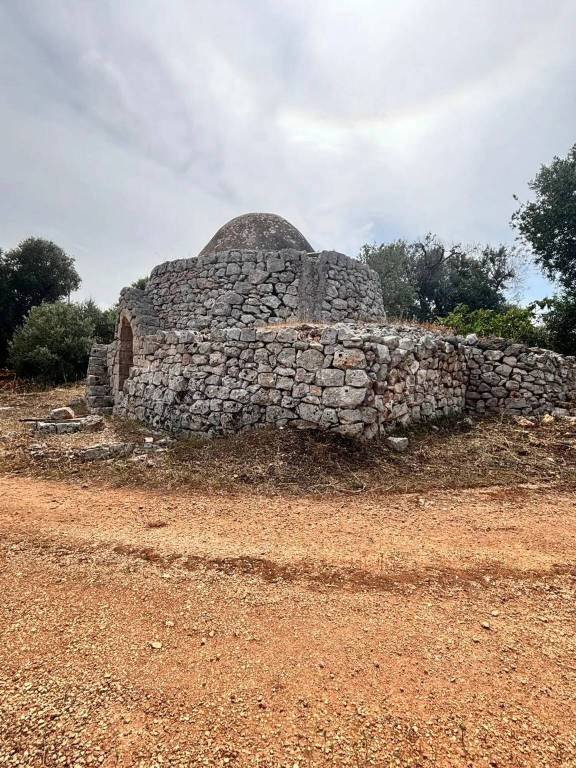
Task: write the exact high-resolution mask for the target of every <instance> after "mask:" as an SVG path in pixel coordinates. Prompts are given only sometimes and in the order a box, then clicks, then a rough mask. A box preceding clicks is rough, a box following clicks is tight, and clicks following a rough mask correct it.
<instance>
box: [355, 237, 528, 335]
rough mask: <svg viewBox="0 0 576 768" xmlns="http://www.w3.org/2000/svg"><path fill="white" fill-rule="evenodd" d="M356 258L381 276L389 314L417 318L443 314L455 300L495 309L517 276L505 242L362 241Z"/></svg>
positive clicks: (435, 238)
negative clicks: (480, 244) (493, 244)
mask: <svg viewBox="0 0 576 768" xmlns="http://www.w3.org/2000/svg"><path fill="white" fill-rule="evenodd" d="M360 259H361V260H362V261H363V262H364V263H365V264H368V265H369V266H370V267H372V269H374V270H375V271H376V272H378V274H379V275H380V282H381V284H382V294H383V298H384V307H385V309H386V311H387V312H388V313H389V315H390V316H392V317H400V318H402V317H404V318H414V319H416V320H419V321H422V322H425V321H430V320H433V319H434V318H436V317H438V316H444V315H447V314H448V313H449V312H451V311H452V310H453V309H455V307H457V306H458V305H459V304H466V305H467V306H468V307H470V309H472V310H474V309H480V308H486V309H500V308H502V307H504V306H505V304H506V298H505V291H506V289H507V288H509V287H510V286H511V284H512V282H513V281H514V278H515V276H516V270H515V267H514V262H515V253H514V252H513V251H511V250H510V249H509V248H507V247H506V246H504V245H500V246H498V247H496V248H494V247H491V246H485V247H484V248H478V247H466V246H464V245H462V244H456V245H453V246H451V247H450V248H447V247H446V246H445V245H444V244H443V243H442V242H441V241H440V240H439V239H438V238H437V237H436V236H434V235H427V236H426V237H425V238H424V239H423V240H417V241H415V242H408V241H406V240H396V241H395V242H393V243H386V244H382V245H365V246H364V247H363V248H362V250H361V251H360Z"/></svg>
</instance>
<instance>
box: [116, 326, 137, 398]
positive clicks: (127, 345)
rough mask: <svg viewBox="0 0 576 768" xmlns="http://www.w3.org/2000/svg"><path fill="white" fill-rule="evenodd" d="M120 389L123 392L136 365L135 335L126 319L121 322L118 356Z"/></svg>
mask: <svg viewBox="0 0 576 768" xmlns="http://www.w3.org/2000/svg"><path fill="white" fill-rule="evenodd" d="M118 363H119V365H118V389H119V391H120V392H121V391H122V387H123V386H124V382H125V381H126V379H127V378H128V374H129V373H130V368H131V367H132V365H133V364H134V334H133V333H132V326H131V325H130V323H129V322H128V320H126V318H125V317H123V318H122V320H121V321H120V352H119V355H118Z"/></svg>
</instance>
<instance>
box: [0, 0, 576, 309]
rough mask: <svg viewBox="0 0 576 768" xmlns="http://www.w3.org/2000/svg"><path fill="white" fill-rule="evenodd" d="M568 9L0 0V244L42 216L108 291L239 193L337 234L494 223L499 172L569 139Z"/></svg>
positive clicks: (42, 229)
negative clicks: (0, 197)
mask: <svg viewBox="0 0 576 768" xmlns="http://www.w3.org/2000/svg"><path fill="white" fill-rule="evenodd" d="M575 22H576V6H575V5H574V3H572V2H571V0H557V2H556V3H555V4H554V6H553V12H552V10H551V9H550V5H549V4H548V3H545V2H543V1H541V0H531V2H529V3H526V2H524V0H509V2H507V3H505V4H504V3H501V2H499V1H497V0H485V2H483V3H473V2H461V1H458V0H436V2H434V3H430V2H425V0H409V1H407V2H403V3H394V2H384V1H383V0H355V2H354V3H351V2H349V0H346V1H345V0H314V2H313V3H310V2H308V1H307V0H306V1H305V0H282V1H281V0H252V1H251V2H250V3H238V2H235V1H234V0H214V2H212V3H210V4H207V3H204V2H200V0H197V1H196V2H190V0H170V1H169V2H166V3H157V2H155V0H123V2H122V3H117V2H112V0H101V2H99V3H97V4H94V3H92V2H89V0H19V2H18V3H13V2H12V0H0V36H1V38H2V40H1V42H2V45H1V46H0V95H1V97H2V104H3V115H2V120H1V121H0V194H1V195H2V201H3V204H2V206H1V207H0V225H1V231H2V243H1V245H2V246H3V247H9V246H10V245H13V244H15V243H16V242H17V241H18V240H19V239H21V238H23V237H25V236H27V235H29V234H37V235H42V236H46V237H51V238H52V239H54V240H56V241H57V242H58V243H60V244H61V245H62V246H63V247H65V248H66V249H67V250H68V251H69V252H70V253H72V254H73V255H75V256H76V258H77V261H78V267H79V270H80V272H81V274H82V276H83V279H84V285H83V289H82V293H83V295H93V296H94V297H95V298H96V299H97V300H99V301H100V302H102V303H110V302H112V301H114V299H115V297H116V296H117V294H118V291H119V290H120V288H121V287H122V286H123V285H124V284H126V283H127V282H130V281H132V280H133V279H135V278H136V277H139V276H140V275H142V274H144V273H145V272H147V271H149V270H150V268H151V267H152V266H153V265H154V264H155V263H157V262H158V261H161V260H165V259H168V258H178V257H183V256H189V255H193V254H195V253H196V252H198V250H200V248H201V247H202V246H203V245H204V244H205V242H207V241H208V239H209V238H210V237H211V235H212V234H213V232H214V231H215V230H216V229H217V228H218V227H219V226H220V225H221V224H222V223H224V221H226V220H227V219H229V218H231V217H232V216H235V215H238V214H240V213H244V212H246V211H250V210H265V211H273V212H276V213H280V214H281V215H284V216H286V217H287V218H288V219H289V220H291V221H292V222H293V223H294V224H296V226H298V227H299V228H301V229H302V231H303V233H304V234H305V235H306V236H307V237H308V239H310V240H311V242H312V243H313V245H314V246H315V247H319V248H320V247H326V248H336V249H338V250H343V251H345V252H348V253H351V254H355V253H356V252H357V250H358V248H359V246H360V245H361V244H362V243H363V242H366V241H370V240H386V239H390V238H394V237H397V236H408V237H411V236H417V235H419V234H423V233H425V232H426V231H429V230H432V231H435V232H437V233H438V234H439V235H440V236H442V237H444V238H445V239H447V240H451V239H463V240H466V241H481V242H482V241H502V240H507V241H510V240H512V238H513V233H512V232H511V231H510V229H509V225H508V222H509V217H510V214H511V212H512V210H513V209H514V205H515V204H514V201H513V199H512V194H513V193H515V192H516V193H520V194H524V192H525V191H526V189H527V188H526V182H527V181H528V179H529V178H531V177H532V176H533V175H534V173H535V172H536V170H537V168H538V166H539V165H540V163H542V162H547V161H549V160H550V159H551V157H552V155H554V154H563V153H565V152H566V150H567V149H568V147H569V146H570V145H571V144H572V143H573V142H574V141H575V140H576V137H575V136H574V133H573V128H572V126H573V125H574V124H575V117H576V115H575V112H576V109H575V103H574V98H573V86H572V81H573V73H574V67H575V64H576V50H575V49H574V46H573V44H572V39H571V37H572V30H573V29H574V23H575ZM532 286H533V287H532V291H533V292H538V291H542V290H545V287H543V288H542V287H540V283H539V282H537V281H536V280H535V279H532Z"/></svg>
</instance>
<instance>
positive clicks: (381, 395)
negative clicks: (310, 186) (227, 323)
mask: <svg viewBox="0 0 576 768" xmlns="http://www.w3.org/2000/svg"><path fill="white" fill-rule="evenodd" d="M115 348H116V344H114V345H111V346H110V347H109V348H106V347H102V346H97V347H96V348H95V351H94V355H93V358H92V360H91V363H90V368H89V370H90V371H92V373H91V374H90V378H89V382H90V381H93V385H94V387H95V388H97V389H96V390H94V389H93V392H94V395H95V396H96V398H97V399H96V401H95V402H97V403H99V404H102V403H103V400H102V399H100V398H103V399H104V400H105V403H104V404H105V405H106V406H108V405H109V403H110V402H111V397H110V390H109V389H107V388H106V372H107V373H108V375H110V374H113V370H114V368H113V366H114V360H115V359H116V358H115ZM137 349H138V353H137V357H136V358H135V361H134V365H133V367H132V368H131V369H130V375H129V377H128V379H127V380H126V381H125V382H124V384H123V387H122V389H121V390H120V391H118V392H117V393H116V395H115V399H114V402H115V405H114V412H115V413H116V414H120V415H124V416H127V417H129V418H134V419H138V420H141V421H145V422H148V423H149V424H150V425H151V426H153V427H158V428H162V429H168V430H170V431H172V432H174V433H177V434H181V435H185V436H186V435H198V434H207V435H218V434H226V433H232V432H237V431H241V430H243V429H247V428H252V427H255V426H258V425H266V424H274V425H276V426H284V425H290V426H294V427H298V428H302V429H312V428H314V429H325V430H331V431H335V432H338V433H339V434H342V435H346V436H349V437H355V438H362V439H368V438H372V437H375V436H377V435H379V434H384V433H388V432H391V431H393V430H394V429H396V428H398V427H401V426H407V425H408V424H410V423H413V422H416V421H422V420H428V419H435V418H438V417H442V416H449V415H452V414H457V413H461V412H462V411H464V410H466V409H468V410H472V411H475V412H477V413H483V412H486V411H507V412H509V413H511V414H524V415H530V414H538V413H545V412H553V413H557V414H563V413H568V409H569V408H573V407H574V404H575V403H574V399H575V398H576V359H575V358H570V357H563V356H561V355H558V354H555V353H553V352H551V351H549V350H542V349H532V348H528V347H526V346H524V345H521V344H510V343H508V342H506V341H505V340H502V339H492V340H478V339H477V338H476V337H474V336H469V337H467V338H466V339H464V338H462V337H455V336H442V335H439V334H434V333H426V332H423V331H422V330H419V329H414V328H407V327H404V328H398V327H385V326H379V325H369V324H368V325H358V324H344V323H342V324H335V325H329V326H320V325H308V324H307V325H300V326H295V327H274V326H267V327H262V328H234V327H233V328H223V329H215V330H211V331H200V330H197V331H190V330H187V331H157V332H155V333H153V334H148V335H146V336H144V337H141V338H140V339H139V341H138V345H137ZM106 361H108V363H107V365H108V368H106ZM91 405H94V403H91ZM100 412H102V411H100Z"/></svg>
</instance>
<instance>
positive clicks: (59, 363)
mask: <svg viewBox="0 0 576 768" xmlns="http://www.w3.org/2000/svg"><path fill="white" fill-rule="evenodd" d="M93 340H94V323H93V321H92V318H91V314H90V312H88V311H86V307H85V305H82V304H67V303H65V302H56V303H54V304H46V303H44V304H41V305H39V306H37V307H33V308H32V309H31V310H30V312H29V313H28V315H27V316H26V319H25V321H24V324H23V325H22V326H20V327H19V328H18V330H17V331H16V333H15V334H14V337H13V339H12V341H11V342H10V346H9V361H10V364H11V365H12V366H13V368H14V370H15V371H16V373H17V374H18V376H20V377H22V378H24V379H35V380H37V381H42V382H45V383H57V382H61V381H76V380H77V379H79V378H81V377H83V376H84V375H85V373H86V364H87V362H88V354H89V352H90V347H91V346H92V342H93Z"/></svg>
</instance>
